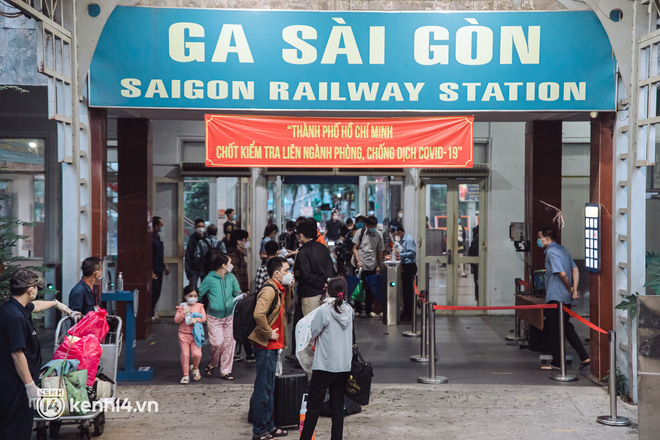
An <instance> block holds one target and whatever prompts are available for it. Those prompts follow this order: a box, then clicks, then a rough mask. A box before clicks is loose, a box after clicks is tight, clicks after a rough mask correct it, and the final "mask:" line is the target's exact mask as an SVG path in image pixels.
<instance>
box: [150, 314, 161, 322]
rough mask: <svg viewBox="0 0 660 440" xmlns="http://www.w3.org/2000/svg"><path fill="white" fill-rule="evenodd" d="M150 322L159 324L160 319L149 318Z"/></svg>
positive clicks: (156, 317) (155, 317)
mask: <svg viewBox="0 0 660 440" xmlns="http://www.w3.org/2000/svg"><path fill="white" fill-rule="evenodd" d="M151 322H154V323H158V322H160V318H159V317H158V316H152V317H151Z"/></svg>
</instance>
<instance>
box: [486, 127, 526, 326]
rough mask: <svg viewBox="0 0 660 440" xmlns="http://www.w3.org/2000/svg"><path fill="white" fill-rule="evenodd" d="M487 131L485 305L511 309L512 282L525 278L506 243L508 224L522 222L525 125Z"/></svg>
mask: <svg viewBox="0 0 660 440" xmlns="http://www.w3.org/2000/svg"><path fill="white" fill-rule="evenodd" d="M490 128H491V132H490V135H491V143H490V151H489V157H490V167H491V168H490V177H489V182H488V188H489V192H488V238H487V241H486V246H487V253H486V270H487V275H486V288H487V289H488V291H487V294H486V295H487V305H489V306H503V305H513V304H514V303H515V300H514V283H513V280H514V279H515V278H523V277H524V275H525V272H524V264H523V262H522V261H521V260H520V259H518V255H516V251H515V249H514V247H513V242H512V241H511V240H510V239H509V224H511V223H512V222H522V221H525V204H524V203H525V124H524V123H522V122H505V123H504V122H503V123H492V124H491V125H490ZM520 257H522V255H520ZM504 313H507V312H504ZM507 314H508V313H507Z"/></svg>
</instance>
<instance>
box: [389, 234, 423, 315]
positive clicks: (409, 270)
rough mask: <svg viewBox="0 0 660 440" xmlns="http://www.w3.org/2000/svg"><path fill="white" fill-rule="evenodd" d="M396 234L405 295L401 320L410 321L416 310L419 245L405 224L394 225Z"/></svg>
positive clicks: (395, 249)
mask: <svg viewBox="0 0 660 440" xmlns="http://www.w3.org/2000/svg"><path fill="white" fill-rule="evenodd" d="M392 229H393V231H392V232H393V234H394V241H395V245H394V253H395V254H396V255H397V256H398V257H399V259H400V260H401V284H402V286H401V293H402V295H403V313H402V314H401V321H410V320H411V319H412V314H413V312H414V310H415V308H414V307H413V304H414V303H413V301H414V297H415V293H414V289H415V288H414V283H415V275H417V247H415V240H414V239H413V238H412V236H411V235H410V234H407V233H406V231H405V229H403V226H394V227H392Z"/></svg>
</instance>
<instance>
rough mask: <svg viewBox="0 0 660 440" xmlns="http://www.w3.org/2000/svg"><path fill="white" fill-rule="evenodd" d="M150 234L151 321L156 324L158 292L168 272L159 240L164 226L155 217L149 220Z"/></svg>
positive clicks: (161, 241)
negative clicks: (151, 229)
mask: <svg viewBox="0 0 660 440" xmlns="http://www.w3.org/2000/svg"><path fill="white" fill-rule="evenodd" d="M151 224H152V227H153V232H152V242H153V243H152V260H151V277H152V279H153V281H152V282H151V320H152V321H154V322H158V321H159V319H160V318H158V317H157V316H156V303H157V302H158V299H159V298H160V292H161V291H162V289H163V274H165V275H169V274H170V270H169V269H168V268H167V265H166V264H165V245H164V244H163V240H161V239H160V232H161V231H162V230H163V226H165V224H164V222H163V219H162V218H161V217H158V216H157V215H156V216H154V218H153V219H152V220H151Z"/></svg>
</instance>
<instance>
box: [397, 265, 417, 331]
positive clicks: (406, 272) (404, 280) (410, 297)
mask: <svg viewBox="0 0 660 440" xmlns="http://www.w3.org/2000/svg"><path fill="white" fill-rule="evenodd" d="M415 275H417V264H415V263H405V264H402V265H401V284H402V286H401V294H402V295H403V313H402V315H401V316H402V317H403V318H404V319H412V314H413V313H414V311H415V307H414V306H413V304H414V302H413V301H415V287H414V283H415Z"/></svg>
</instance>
